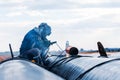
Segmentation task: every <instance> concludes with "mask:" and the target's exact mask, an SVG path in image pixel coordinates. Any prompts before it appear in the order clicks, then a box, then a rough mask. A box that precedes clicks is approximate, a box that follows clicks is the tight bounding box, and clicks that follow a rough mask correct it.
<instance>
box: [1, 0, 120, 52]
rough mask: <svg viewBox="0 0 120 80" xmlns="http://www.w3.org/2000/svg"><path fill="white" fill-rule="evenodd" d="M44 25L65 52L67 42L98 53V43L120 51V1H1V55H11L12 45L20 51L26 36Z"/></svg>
mask: <svg viewBox="0 0 120 80" xmlns="http://www.w3.org/2000/svg"><path fill="white" fill-rule="evenodd" d="M41 22H46V23H48V24H49V25H50V26H51V28H52V34H51V35H50V36H49V37H48V38H49V39H50V40H51V41H57V42H58V44H59V46H60V47H61V48H62V49H64V47H65V42H66V41H67V40H68V41H69V42H70V45H72V46H76V47H77V48H84V49H97V45H96V43H97V41H101V42H102V43H103V44H104V46H105V47H120V0H0V51H9V46H8V44H9V43H11V44H12V48H13V50H14V51H18V50H19V48H20V45H21V41H22V39H23V37H24V35H25V33H27V32H28V31H29V30H30V29H32V28H33V27H35V26H38V25H39V24H40V23H41ZM53 46H54V47H57V46H56V45H53ZM53 46H52V47H53Z"/></svg>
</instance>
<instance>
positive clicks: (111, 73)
mask: <svg viewBox="0 0 120 80" xmlns="http://www.w3.org/2000/svg"><path fill="white" fill-rule="evenodd" d="M56 58H57V59H56ZM46 62H47V64H48V65H47V66H49V67H48V69H49V70H50V71H52V72H54V73H56V74H57V75H59V76H61V77H63V78H65V79H66V80H120V58H117V59H113V58H95V57H82V56H73V57H68V58H66V57H59V58H58V56H50V57H48V58H47V61H46Z"/></svg>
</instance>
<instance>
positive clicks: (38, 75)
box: [0, 59, 63, 80]
mask: <svg viewBox="0 0 120 80" xmlns="http://www.w3.org/2000/svg"><path fill="white" fill-rule="evenodd" d="M0 80H63V79H62V78H61V77H59V76H57V75H55V74H53V73H51V72H49V71H47V70H45V69H43V68H41V67H40V66H37V65H36V64H34V63H31V62H29V61H25V60H20V59H15V60H12V59H11V60H8V61H4V62H2V63H1V64H0Z"/></svg>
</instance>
